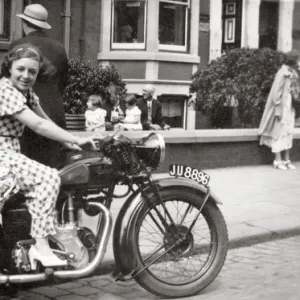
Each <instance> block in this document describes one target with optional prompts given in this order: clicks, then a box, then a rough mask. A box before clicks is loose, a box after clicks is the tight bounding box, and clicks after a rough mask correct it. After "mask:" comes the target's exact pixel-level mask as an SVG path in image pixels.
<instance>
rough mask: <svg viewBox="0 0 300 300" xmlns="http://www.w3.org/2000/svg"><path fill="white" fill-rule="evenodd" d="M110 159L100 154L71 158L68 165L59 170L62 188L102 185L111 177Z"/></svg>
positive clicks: (112, 169) (84, 154)
mask: <svg viewBox="0 0 300 300" xmlns="http://www.w3.org/2000/svg"><path fill="white" fill-rule="evenodd" d="M113 171H114V168H113V165H112V162H111V160H110V158H108V157H106V156H104V155H103V154H101V153H97V155H96V156H95V155H94V156H91V157H89V156H88V154H86V153H80V154H77V155H74V156H72V157H71V158H70V159H69V163H68V164H66V165H65V166H64V167H63V168H61V169H60V170H59V174H60V178H61V184H62V185H63V186H72V187H74V186H75V185H76V186H77V185H87V184H88V185H102V184H105V183H108V182H109V181H110V180H111V178H112V177H113V174H112V173H113Z"/></svg>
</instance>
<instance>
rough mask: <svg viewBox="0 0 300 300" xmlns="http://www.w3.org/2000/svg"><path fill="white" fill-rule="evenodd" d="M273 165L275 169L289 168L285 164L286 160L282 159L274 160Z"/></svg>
mask: <svg viewBox="0 0 300 300" xmlns="http://www.w3.org/2000/svg"><path fill="white" fill-rule="evenodd" d="M273 166H274V168H275V169H279V170H287V169H288V168H287V166H286V165H285V164H284V162H283V161H281V160H274V162H273Z"/></svg>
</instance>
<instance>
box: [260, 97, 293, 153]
mask: <svg viewBox="0 0 300 300" xmlns="http://www.w3.org/2000/svg"><path fill="white" fill-rule="evenodd" d="M294 126H295V109H294V108H293V106H292V95H291V93H288V94H287V99H285V101H284V106H283V111H282V120H281V124H280V134H279V137H278V139H276V140H275V139H273V138H272V137H264V136H262V137H261V142H260V144H264V145H266V146H268V147H270V148H271V151H272V152H273V153H277V152H281V151H283V150H288V149H291V148H292V146H293V132H294Z"/></svg>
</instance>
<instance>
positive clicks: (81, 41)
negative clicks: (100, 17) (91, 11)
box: [79, 0, 86, 59]
mask: <svg viewBox="0 0 300 300" xmlns="http://www.w3.org/2000/svg"><path fill="white" fill-rule="evenodd" d="M85 12H86V0H81V28H80V38H79V44H80V58H81V59H83V58H84V50H85V40H84V33H85V21H86V20H85V19H86V17H85Z"/></svg>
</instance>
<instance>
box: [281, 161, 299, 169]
mask: <svg viewBox="0 0 300 300" xmlns="http://www.w3.org/2000/svg"><path fill="white" fill-rule="evenodd" d="M283 163H284V165H285V166H286V167H287V169H289V170H296V167H295V166H294V165H293V164H292V163H291V161H290V160H286V161H283Z"/></svg>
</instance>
